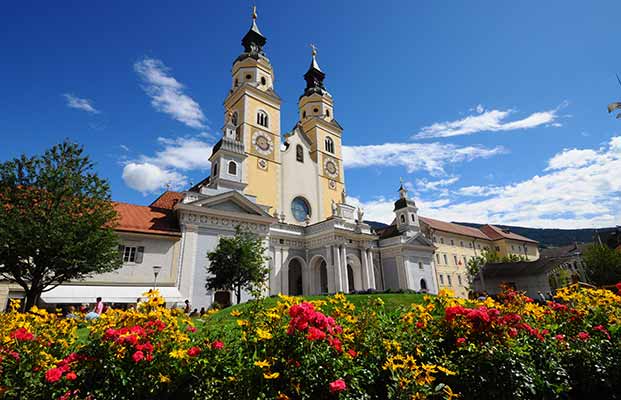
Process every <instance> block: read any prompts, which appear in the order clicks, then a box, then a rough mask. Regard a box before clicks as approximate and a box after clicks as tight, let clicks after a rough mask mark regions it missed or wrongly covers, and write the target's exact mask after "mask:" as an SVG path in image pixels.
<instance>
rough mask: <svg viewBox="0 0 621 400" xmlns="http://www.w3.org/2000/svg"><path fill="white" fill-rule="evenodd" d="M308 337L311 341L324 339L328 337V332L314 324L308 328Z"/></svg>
mask: <svg viewBox="0 0 621 400" xmlns="http://www.w3.org/2000/svg"><path fill="white" fill-rule="evenodd" d="M306 337H307V338H308V340H310V341H315V340H323V339H325V338H326V333H325V332H323V331H321V330H319V329H317V328H315V327H314V326H311V327H310V328H308V335H307V336H306Z"/></svg>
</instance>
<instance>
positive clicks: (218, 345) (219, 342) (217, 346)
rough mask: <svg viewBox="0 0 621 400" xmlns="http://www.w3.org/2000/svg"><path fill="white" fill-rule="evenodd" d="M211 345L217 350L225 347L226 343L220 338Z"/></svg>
mask: <svg viewBox="0 0 621 400" xmlns="http://www.w3.org/2000/svg"><path fill="white" fill-rule="evenodd" d="M211 347H212V348H213V349H216V350H221V349H222V348H223V347H224V343H222V342H221V341H219V340H216V341H215V342H213V343H212V345H211Z"/></svg>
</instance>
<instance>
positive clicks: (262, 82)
mask: <svg viewBox="0 0 621 400" xmlns="http://www.w3.org/2000/svg"><path fill="white" fill-rule="evenodd" d="M261 85H263V86H265V85H267V80H266V79H265V77H264V76H262V77H261Z"/></svg>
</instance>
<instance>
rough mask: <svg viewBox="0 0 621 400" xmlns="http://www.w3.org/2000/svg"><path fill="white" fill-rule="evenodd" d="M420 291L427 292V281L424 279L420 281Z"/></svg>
mask: <svg viewBox="0 0 621 400" xmlns="http://www.w3.org/2000/svg"><path fill="white" fill-rule="evenodd" d="M420 290H427V281H425V280H424V279H421V280H420Z"/></svg>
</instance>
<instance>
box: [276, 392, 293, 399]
mask: <svg viewBox="0 0 621 400" xmlns="http://www.w3.org/2000/svg"><path fill="white" fill-rule="evenodd" d="M276 400H291V398H290V397H289V396H287V395H286V394H284V393H278V396H276Z"/></svg>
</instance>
